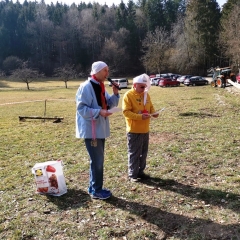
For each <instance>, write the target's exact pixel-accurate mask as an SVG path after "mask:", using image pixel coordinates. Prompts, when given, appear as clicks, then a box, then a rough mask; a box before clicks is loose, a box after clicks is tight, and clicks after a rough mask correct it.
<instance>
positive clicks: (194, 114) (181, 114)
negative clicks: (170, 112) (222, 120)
mask: <svg viewBox="0 0 240 240" xmlns="http://www.w3.org/2000/svg"><path fill="white" fill-rule="evenodd" d="M179 116H181V117H199V118H205V117H220V116H218V115H213V114H209V113H196V112H185V113H180V114H179Z"/></svg>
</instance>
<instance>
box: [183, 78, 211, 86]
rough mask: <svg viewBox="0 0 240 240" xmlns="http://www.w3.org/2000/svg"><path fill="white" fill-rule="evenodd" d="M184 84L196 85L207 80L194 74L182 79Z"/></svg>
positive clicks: (204, 83) (202, 83) (203, 83)
mask: <svg viewBox="0 0 240 240" xmlns="http://www.w3.org/2000/svg"><path fill="white" fill-rule="evenodd" d="M183 83H184V85H186V86H197V85H207V84H208V80H206V79H205V78H204V77H201V76H194V77H190V78H187V79H185V80H184V82H183Z"/></svg>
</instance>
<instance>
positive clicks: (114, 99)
mask: <svg viewBox="0 0 240 240" xmlns="http://www.w3.org/2000/svg"><path fill="white" fill-rule="evenodd" d="M105 97H106V99H107V105H108V106H109V108H110V109H111V108H113V107H117V105H118V103H119V99H120V95H119V94H117V95H115V94H113V95H111V96H110V95H109V94H108V93H107V92H105Z"/></svg>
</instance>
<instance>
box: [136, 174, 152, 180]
mask: <svg viewBox="0 0 240 240" xmlns="http://www.w3.org/2000/svg"><path fill="white" fill-rule="evenodd" d="M138 178H141V179H150V178H151V177H150V175H148V174H146V173H142V174H138Z"/></svg>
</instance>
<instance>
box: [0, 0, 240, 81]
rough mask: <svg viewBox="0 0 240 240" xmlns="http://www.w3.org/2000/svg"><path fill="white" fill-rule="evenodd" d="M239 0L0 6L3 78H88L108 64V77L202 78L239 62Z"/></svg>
mask: <svg viewBox="0 0 240 240" xmlns="http://www.w3.org/2000/svg"><path fill="white" fill-rule="evenodd" d="M239 19H240V0H228V1H227V3H226V4H224V6H223V8H222V9H221V8H220V6H219V5H218V3H217V2H216V0H138V1H137V2H135V1H132V0H129V1H128V3H127V4H125V3H123V2H121V3H120V4H119V5H114V4H113V5H112V6H108V5H100V4H98V3H93V4H91V3H85V2H81V3H80V4H78V5H76V4H75V3H72V4H71V5H69V6H68V5H65V4H60V3H58V2H57V3H56V4H53V3H52V4H51V5H48V4H46V3H45V2H44V0H42V1H41V2H40V3H37V2H31V1H27V0H26V1H25V2H24V3H23V4H21V3H19V2H18V1H17V2H16V3H13V2H12V1H9V0H5V1H1V2H0V76H1V75H2V76H3V75H4V76H5V75H6V76H8V75H11V74H12V73H13V72H14V71H15V70H16V69H21V68H26V67H27V68H29V69H32V70H34V71H35V72H38V73H39V74H43V75H45V76H49V77H51V76H55V75H56V74H57V72H59V69H63V68H70V69H72V70H74V72H76V73H77V74H78V75H79V76H87V75H88V74H89V72H90V67H91V64H92V63H93V62H94V61H99V60H101V61H105V62H106V63H107V64H108V65H109V68H110V73H111V76H119V75H121V76H129V75H136V74H139V73H143V72H146V73H148V74H152V73H162V72H175V73H179V74H195V75H196V74H199V75H200V74H201V75H206V70H207V69H208V68H210V67H215V66H220V67H226V66H231V67H232V69H233V71H235V72H238V71H239V68H240V67H239V64H240V41H239V39H240V21H239Z"/></svg>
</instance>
